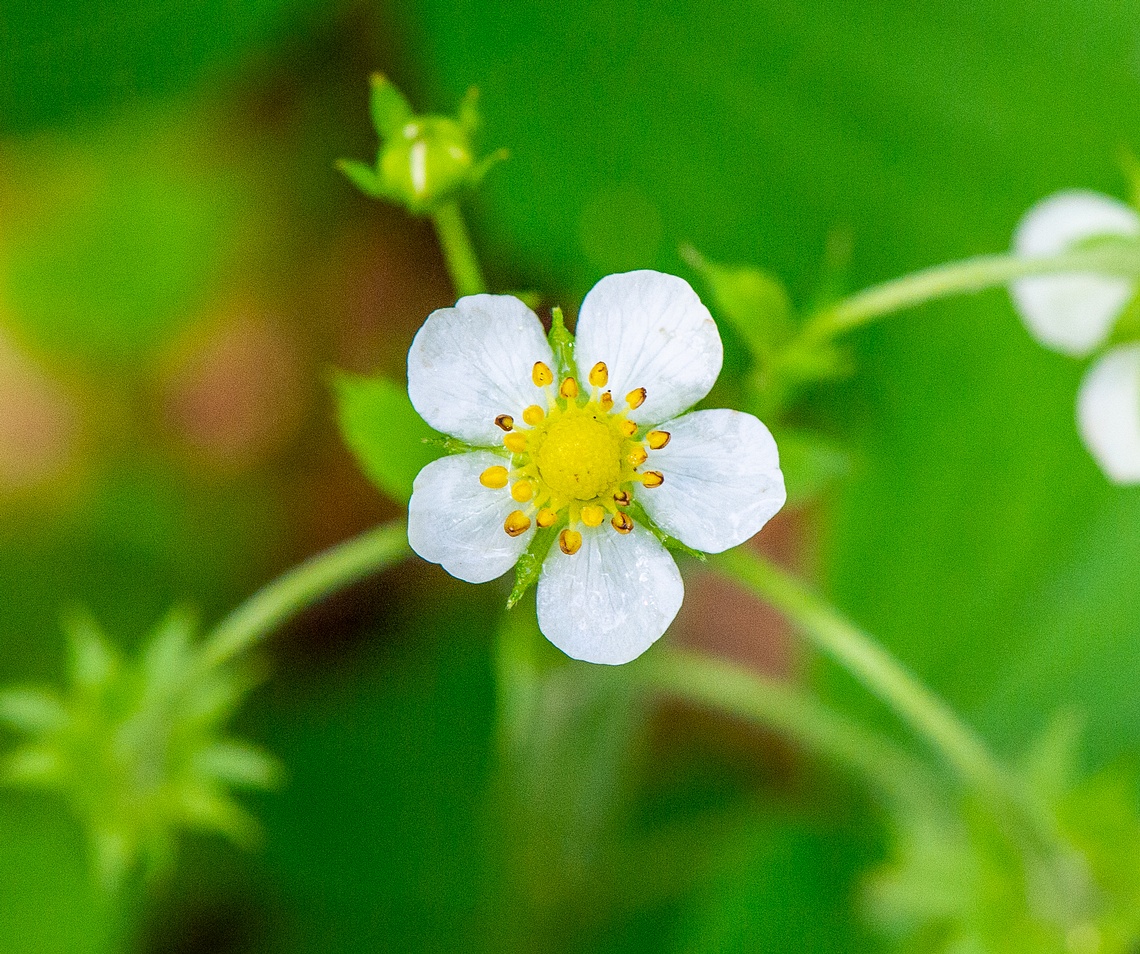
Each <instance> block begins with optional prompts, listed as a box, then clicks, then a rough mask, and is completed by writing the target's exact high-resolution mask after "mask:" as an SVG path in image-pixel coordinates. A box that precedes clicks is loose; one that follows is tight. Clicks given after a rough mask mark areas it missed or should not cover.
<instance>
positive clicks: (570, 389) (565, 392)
mask: <svg viewBox="0 0 1140 954" xmlns="http://www.w3.org/2000/svg"><path fill="white" fill-rule="evenodd" d="M558 393H559V394H561V395H562V396H563V397H564V398H566V400H568V401H572V400H573V399H574V398H576V397H577V396H578V382H577V381H575V380H574V379H573V378H567V379H566V380H565V381H563V382H562V387H560V388H559V389H558Z"/></svg>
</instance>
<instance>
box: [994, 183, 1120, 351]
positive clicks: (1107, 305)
mask: <svg viewBox="0 0 1140 954" xmlns="http://www.w3.org/2000/svg"><path fill="white" fill-rule="evenodd" d="M1138 234H1140V217H1138V216H1137V214H1136V212H1135V211H1134V210H1133V209H1132V208H1130V207H1129V206H1127V205H1125V204H1124V203H1123V202H1118V201H1117V200H1116V199H1111V198H1109V197H1108V196H1105V195H1100V194H1099V193H1096V192H1084V191H1077V190H1074V191H1070V192H1059V193H1057V194H1056V195H1053V196H1050V197H1049V198H1047V199H1044V200H1042V201H1041V202H1039V203H1037V205H1035V206H1033V208H1031V209H1030V210H1029V211H1028V212H1027V213H1026V214H1025V217H1024V218H1022V220H1021V223H1020V224H1019V225H1018V227H1017V231H1016V232H1015V233H1014V237H1013V250H1014V252H1015V253H1016V254H1017V255H1019V256H1021V257H1023V258H1038V257H1044V256H1050V255H1059V254H1060V253H1062V252H1064V251H1066V250H1067V249H1069V248H1072V247H1073V246H1074V245H1076V244H1077V243H1079V242H1081V241H1083V240H1085V239H1090V238H1096V237H1097V236H1103V235H1126V236H1127V235H1138ZM1134 293H1135V287H1134V286H1133V285H1132V284H1131V283H1130V282H1129V281H1127V280H1126V279H1123V278H1104V277H1101V276H1096V275H1055V276H1048V277H1042V278H1022V279H1019V280H1018V281H1015V282H1013V283H1011V285H1010V294H1011V295H1012V296H1013V302H1014V306H1015V307H1016V308H1017V310H1018V312H1019V314H1020V315H1021V317H1022V318H1023V319H1024V321H1025V324H1026V325H1027V326H1028V328H1029V331H1030V333H1031V334H1032V335H1033V337H1034V338H1036V339H1037V340H1038V341H1039V342H1040V343H1041V344H1043V345H1045V346H1046V347H1047V348H1052V349H1054V350H1056V351H1061V352H1063V353H1065V354H1073V355H1084V354H1088V353H1089V352H1090V351H1092V350H1093V348H1095V347H1096V346H1097V345H1098V344H1100V343H1101V342H1103V341H1104V340H1105V338H1106V337H1108V333H1109V332H1110V331H1111V330H1112V326H1113V325H1114V324H1115V323H1116V319H1117V318H1118V317H1119V316H1120V312H1121V311H1122V310H1123V309H1124V306H1125V305H1127V304H1128V302H1129V301H1130V300H1131V299H1132V296H1133V294H1134Z"/></svg>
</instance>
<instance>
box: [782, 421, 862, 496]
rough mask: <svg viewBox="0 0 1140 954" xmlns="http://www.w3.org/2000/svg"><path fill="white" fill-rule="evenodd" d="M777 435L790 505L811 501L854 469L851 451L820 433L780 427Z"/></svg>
mask: <svg viewBox="0 0 1140 954" xmlns="http://www.w3.org/2000/svg"><path fill="white" fill-rule="evenodd" d="M775 436H776V446H777V447H778V448H779V450H780V469H781V470H782V471H783V472H784V483H785V485H786V486H787V488H788V506H789V507H801V506H803V505H804V504H807V503H810V502H811V501H813V500H815V499H816V498H817V497H819V496H820V495H821V494H823V493H825V492H826V491H827V490H828V489H829V488H830V487H831V486H832V485H833V484H835V482H836V481H838V480H840V479H842V478H843V477H846V476H847V475H848V474H849V473H851V469H852V461H851V455H850V454H849V453H848V452H847V451H846V450H844V449H843V448H842V447H839V446H838V445H837V444H835V443H833V442H832V441H829V440H828V439H827V438H825V437H822V436H820V435H819V434H813V433H810V432H808V431H780V432H778V433H777V434H776V435H775Z"/></svg>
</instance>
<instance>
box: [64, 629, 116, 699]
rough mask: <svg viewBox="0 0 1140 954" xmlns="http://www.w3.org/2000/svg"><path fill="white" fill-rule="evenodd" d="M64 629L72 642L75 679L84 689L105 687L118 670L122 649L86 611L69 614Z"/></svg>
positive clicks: (73, 680) (72, 671)
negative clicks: (119, 649)
mask: <svg viewBox="0 0 1140 954" xmlns="http://www.w3.org/2000/svg"><path fill="white" fill-rule="evenodd" d="M63 626H64V631H65V632H66V633H67V638H68V642H69V643H70V646H71V681H72V684H73V685H75V686H76V687H78V688H81V689H101V688H103V687H104V686H106V685H107V683H108V682H109V681H110V680H111V679H112V677H113V676H114V675H115V673H116V672H117V671H118V669H119V666H120V663H119V657H118V653H117V652H116V651H115V649H114V647H112V646H111V644H110V643H109V642H108V641H107V638H106V636H104V635H103V632H102V630H100V628H99V625H98V623H96V622H95V621H94V620H93V619H91V617H90V616H87V615H86V614H85V613H82V612H76V613H73V614H71V615H70V616H68V617H67V618H65V620H64V623H63Z"/></svg>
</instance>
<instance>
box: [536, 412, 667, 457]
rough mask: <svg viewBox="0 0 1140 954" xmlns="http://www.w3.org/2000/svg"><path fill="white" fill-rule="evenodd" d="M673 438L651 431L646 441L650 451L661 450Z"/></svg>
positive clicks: (663, 433)
mask: <svg viewBox="0 0 1140 954" xmlns="http://www.w3.org/2000/svg"><path fill="white" fill-rule="evenodd" d="M523 417H524V418H525V417H526V415H525V414H524V415H523ZM672 436H673V435H672V434H670V433H669V432H668V431H650V432H649V433H648V434H646V435H645V439H646V441H648V443H649V448H650V450H661V448H662V447H664V446H665V445H666V444H668V443H669V438H670V437H672Z"/></svg>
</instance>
